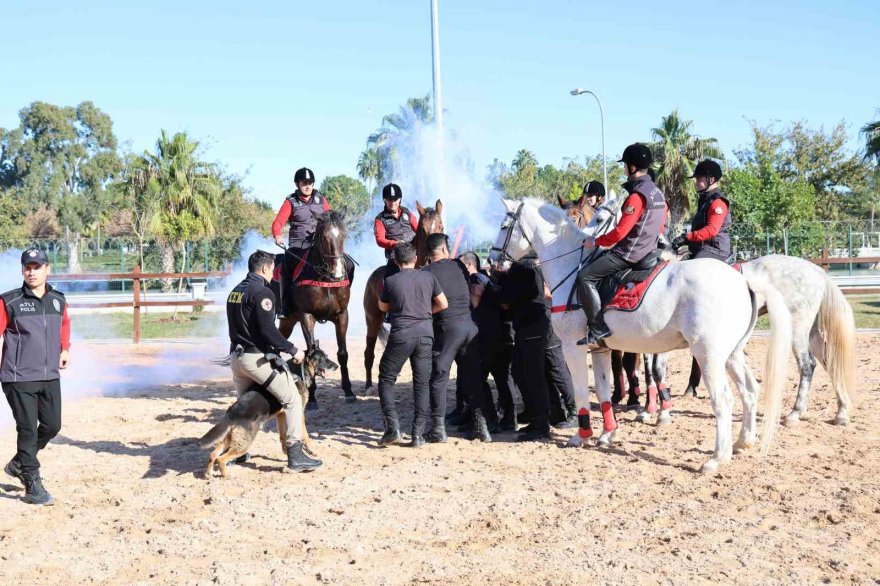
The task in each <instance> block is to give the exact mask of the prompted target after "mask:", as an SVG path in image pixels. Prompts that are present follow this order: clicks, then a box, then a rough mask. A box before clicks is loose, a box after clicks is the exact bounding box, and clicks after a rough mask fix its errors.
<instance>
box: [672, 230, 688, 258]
mask: <svg viewBox="0 0 880 586" xmlns="http://www.w3.org/2000/svg"><path fill="white" fill-rule="evenodd" d="M687 243H688V239H687V234H682V235H681V236H676V237H675V240H673V241H672V250H673V251H674V252H675V254H678V249H679V248H681V247H683V246H687Z"/></svg>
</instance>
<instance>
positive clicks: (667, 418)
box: [657, 411, 672, 425]
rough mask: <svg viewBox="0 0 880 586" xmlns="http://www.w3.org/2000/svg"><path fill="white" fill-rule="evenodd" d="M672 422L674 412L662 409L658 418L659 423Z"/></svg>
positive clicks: (668, 423) (667, 423)
mask: <svg viewBox="0 0 880 586" xmlns="http://www.w3.org/2000/svg"><path fill="white" fill-rule="evenodd" d="M671 423H672V414H671V413H669V412H668V411H661V412H660V416H659V417H658V418H657V425H670V424H671Z"/></svg>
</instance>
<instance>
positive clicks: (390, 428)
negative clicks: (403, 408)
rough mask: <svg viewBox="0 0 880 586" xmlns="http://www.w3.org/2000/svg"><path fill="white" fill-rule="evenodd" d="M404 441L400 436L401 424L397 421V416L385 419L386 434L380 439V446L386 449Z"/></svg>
mask: <svg viewBox="0 0 880 586" xmlns="http://www.w3.org/2000/svg"><path fill="white" fill-rule="evenodd" d="M402 441H403V437H402V436H401V435H400V423H399V422H398V421H397V415H391V416H389V417H385V433H384V434H383V435H382V437H381V438H379V445H380V446H381V447H383V448H385V447H387V446H390V445H392V444H399V443H400V442H402Z"/></svg>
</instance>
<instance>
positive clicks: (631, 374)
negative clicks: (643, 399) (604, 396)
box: [622, 352, 642, 411]
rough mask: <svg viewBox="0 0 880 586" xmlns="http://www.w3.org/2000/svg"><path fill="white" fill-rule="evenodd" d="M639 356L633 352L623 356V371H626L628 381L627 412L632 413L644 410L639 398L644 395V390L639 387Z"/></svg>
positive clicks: (625, 353)
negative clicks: (637, 369) (637, 366)
mask: <svg viewBox="0 0 880 586" xmlns="http://www.w3.org/2000/svg"><path fill="white" fill-rule="evenodd" d="M638 358H639V357H638V354H633V353H632V352H624V354H623V361H622V362H623V369H624V370H625V371H626V379H627V385H628V389H627V395H628V396H627V399H626V410H627V411H631V410H633V409H636V410H638V411H641V410H642V405H641V403H639V397H640V396H641V395H642V389H641V388H640V386H639V382H640V379H639V375H638V373H637V372H636V362H637V361H638Z"/></svg>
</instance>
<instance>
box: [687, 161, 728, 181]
mask: <svg viewBox="0 0 880 586" xmlns="http://www.w3.org/2000/svg"><path fill="white" fill-rule="evenodd" d="M721 176H722V173H721V165H719V164H718V163H716V162H715V161H713V160H711V159H706V160H705V161H700V162H699V163H697V166H696V167H694V174H693V175H691V179H693V178H694V177H712V178H713V179H715V181H718V180H719V179H721Z"/></svg>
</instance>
